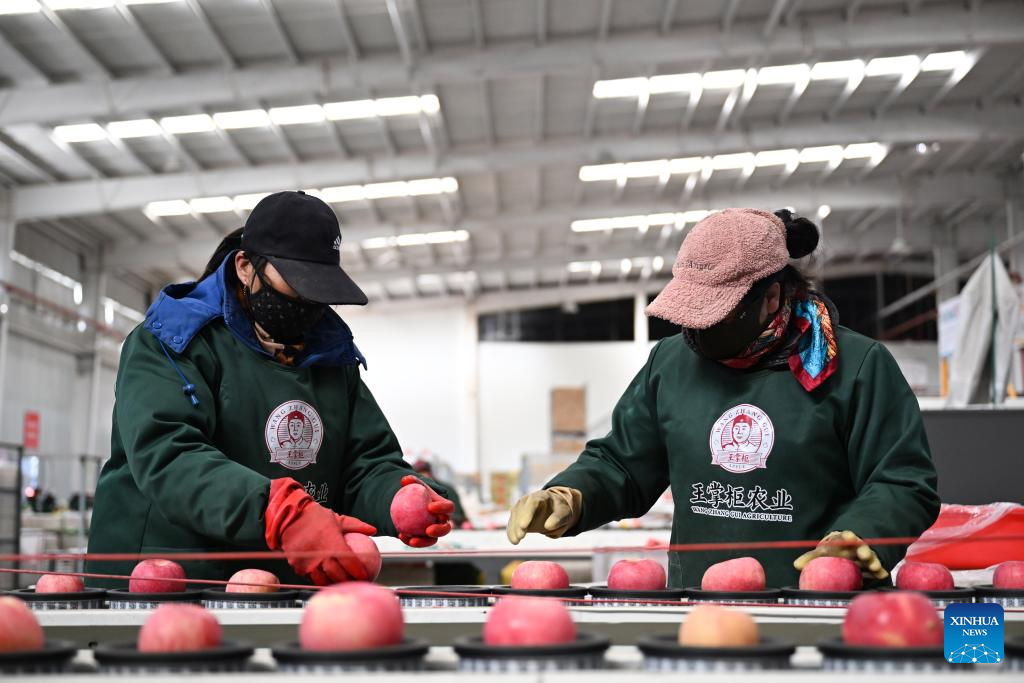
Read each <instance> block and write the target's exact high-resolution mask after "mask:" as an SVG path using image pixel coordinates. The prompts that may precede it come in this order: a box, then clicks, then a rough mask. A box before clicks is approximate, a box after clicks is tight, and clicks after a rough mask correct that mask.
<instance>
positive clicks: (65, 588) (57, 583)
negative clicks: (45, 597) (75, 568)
mask: <svg viewBox="0 0 1024 683" xmlns="http://www.w3.org/2000/svg"><path fill="white" fill-rule="evenodd" d="M84 590H85V582H84V581H82V577H80V576H67V575H66V574H44V575H43V576H40V577H39V580H38V581H36V593H81V592H82V591H84Z"/></svg>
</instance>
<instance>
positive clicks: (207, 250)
mask: <svg viewBox="0 0 1024 683" xmlns="http://www.w3.org/2000/svg"><path fill="white" fill-rule="evenodd" d="M780 196H783V195H780V193H779V191H778V190H775V189H772V188H748V189H743V190H742V191H736V190H723V191H715V192H702V193H700V194H697V195H694V198H693V199H692V202H691V206H693V207H697V206H698V205H700V206H701V207H704V208H720V207H726V206H767V207H775V206H777V205H779V204H781V203H783V202H785V203H786V204H789V205H792V206H795V207H796V208H797V209H798V211H799V212H800V213H803V214H806V215H813V213H814V211H815V210H816V209H817V208H818V207H819V206H821V205H822V204H828V205H829V206H831V207H832V210H833V211H854V210H859V209H863V208H865V207H874V208H876V209H877V210H885V209H896V208H899V207H901V206H902V205H903V203H904V202H906V203H908V204H911V205H913V206H922V207H923V206H942V207H953V206H957V205H959V204H960V203H961V202H964V201H971V200H977V201H978V202H980V203H981V204H987V205H998V206H1001V205H1002V204H1003V203H1004V202H1005V199H1006V188H1005V184H1004V182H1003V180H1002V178H1000V177H999V176H996V175H991V174H968V173H955V174H950V175H944V176H937V177H933V178H922V179H920V180H919V181H917V182H914V183H907V184H905V185H903V186H901V185H900V184H899V183H895V182H893V181H892V180H891V179H885V178H883V179H878V180H872V181H868V182H861V183H856V184H851V183H847V182H829V183H824V184H816V185H809V184H808V185H800V186H793V187H789V188H786V190H785V193H784V197H785V199H784V200H782V199H780ZM15 209H17V205H15ZM678 210H679V204H678V203H677V202H674V201H664V200H661V201H653V202H652V201H646V202H634V203H630V204H626V203H622V204H614V203H610V202H609V203H607V204H603V205H584V206H579V207H577V206H572V205H568V204H566V205H562V206H547V207H544V208H542V209H540V210H537V211H527V212H506V213H503V214H501V215H498V216H492V215H490V214H487V215H482V214H478V215H469V216H467V217H466V218H464V219H462V220H460V221H459V222H457V223H456V225H455V226H451V225H448V224H446V223H437V224H431V223H428V222H422V223H417V224H416V225H415V230H416V231H417V232H420V231H423V232H431V231H440V230H451V229H452V228H453V227H455V228H457V229H461V230H467V231H469V232H470V234H471V235H472V234H484V233H489V234H495V235H499V236H500V235H503V234H506V233H510V232H515V231H522V230H526V229H533V228H537V229H540V228H548V229H559V228H561V229H562V230H564V231H565V232H566V234H569V233H568V231H569V223H570V222H571V221H572V220H575V219H584V218H599V217H604V216H628V215H633V214H649V213H661V212H666V211H668V212H670V211H678ZM408 231H409V226H398V225H393V224H386V223H380V224H378V223H368V224H363V225H358V224H348V225H346V227H345V239H346V241H353V240H355V241H359V240H363V239H366V238H368V237H380V236H382V235H389V234H396V233H401V232H408ZM851 234H852V232H851ZM836 236H837V235H834V234H830V235H829V240H830V242H831V240H832V239H833V238H834V237H836ZM858 239H859V237H858ZM558 243H567V241H562V242H558ZM216 245H217V240H191V241H188V242H182V241H180V240H179V241H171V240H164V241H160V242H149V243H142V244H127V245H115V246H114V247H113V248H112V249H111V250H110V251H108V252H107V253H106V254H105V255H104V264H105V265H107V266H108V267H110V268H115V269H116V268H128V269H132V268H146V267H151V266H155V265H158V264H160V263H165V262H182V263H200V262H202V263H205V259H206V258H208V257H209V255H210V254H211V253H212V252H213V249H214V248H215V247H216ZM631 249H634V250H639V249H640V247H639V246H637V245H634V246H631ZM346 253H347V252H346ZM625 256H628V254H627V255H625ZM579 260H586V259H585V258H582V257H581V258H580V259H579ZM669 262H671V261H669Z"/></svg>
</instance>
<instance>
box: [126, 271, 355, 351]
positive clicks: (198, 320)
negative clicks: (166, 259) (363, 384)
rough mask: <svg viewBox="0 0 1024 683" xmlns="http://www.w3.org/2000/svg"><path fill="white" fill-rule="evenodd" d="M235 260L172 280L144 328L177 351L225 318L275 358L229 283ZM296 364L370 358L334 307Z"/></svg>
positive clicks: (255, 347) (251, 345)
mask: <svg viewBox="0 0 1024 683" xmlns="http://www.w3.org/2000/svg"><path fill="white" fill-rule="evenodd" d="M228 263H234V253H231V254H229V255H228V256H227V257H226V258H225V259H224V262H223V263H221V264H220V268H218V269H217V272H216V273H214V274H213V275H211V276H210V277H208V278H206V279H205V280H203V281H201V282H186V283H184V284H177V285H169V286H168V287H166V288H164V290H163V291H161V292H160V296H159V297H157V300H156V301H154V302H153V305H151V306H150V307H149V310H148V311H146V321H145V322H144V323H143V325H142V326H143V328H145V329H146V330H148V331H149V332H150V333H152V334H153V336H155V337H156V338H157V339H159V340H160V342H161V343H162V344H163V345H164V346H166V347H167V348H169V349H171V350H172V351H174V352H175V353H177V354H180V353H182V352H184V351H185V349H186V348H188V345H189V343H191V341H192V340H193V339H194V338H195V336H196V335H197V334H199V332H200V331H201V330H202V329H203V328H204V327H205V326H206V325H207V324H209V323H210V322H212V321H214V320H216V319H217V318H222V319H223V320H224V324H225V325H226V326H227V328H228V329H229V330H231V332H232V334H234V335H235V336H236V337H237V338H238V339H239V340H240V341H241V342H242V343H243V344H245V345H246V346H247V347H249V348H250V349H252V350H253V351H254V352H256V353H259V354H262V355H264V356H267V357H268V358H272V357H273V356H272V355H271V354H270V353H269V352H268V351H267V350H266V349H264V348H263V345H262V344H260V342H259V340H258V339H257V338H256V331H255V330H254V329H253V326H252V321H251V320H250V319H249V316H248V315H246V313H245V311H244V310H243V309H242V305H241V303H240V302H239V301H238V297H237V296H235V293H234V291H232V290H231V288H229V287H228V285H227V282H226V279H225V268H226V265H227V264H228ZM299 358H300V360H299V363H298V367H300V368H305V367H309V366H312V365H327V366H341V367H344V366H349V365H355V364H357V363H358V364H360V365H362V366H363V367H364V368H365V367H366V359H365V358H364V357H363V354H362V353H360V352H359V349H358V348H356V345H355V342H354V341H353V340H352V330H350V329H349V327H348V325H346V324H345V321H343V320H342V319H341V318H340V317H338V315H337V314H335V313H334V311H333V310H330V311H328V312H327V313H326V314H325V315H324V317H323V318H322V319H321V320H320V322H319V323H317V324H316V326H315V327H314V328H313V329H312V331H310V333H309V335H308V337H307V338H306V346H305V349H304V350H303V352H302V355H301V356H300V357H299Z"/></svg>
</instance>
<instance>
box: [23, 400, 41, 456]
mask: <svg viewBox="0 0 1024 683" xmlns="http://www.w3.org/2000/svg"><path fill="white" fill-rule="evenodd" d="M21 440H22V443H24V444H25V450H36V449H38V448H39V413H37V412H36V411H34V410H26V411H25V424H24V427H23V428H22V435H21Z"/></svg>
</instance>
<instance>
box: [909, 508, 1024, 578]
mask: <svg viewBox="0 0 1024 683" xmlns="http://www.w3.org/2000/svg"><path fill="white" fill-rule="evenodd" d="M1007 560H1024V508H1022V507H1021V506H1020V505H1018V504H1017V503H990V504H988V505H943V506H942V510H941V511H940V512H939V518H938V519H937V520H935V524H933V525H932V526H931V528H929V529H928V530H927V531H925V532H924V533H923V534H921V537H920V538H918V539H917V541H915V542H914V543H913V545H911V546H910V548H909V549H908V550H907V561H908V562H911V561H912V562H937V563H939V564H943V565H946V567H948V568H949V569H952V570H962V569H985V568H987V567H991V566H993V565H997V564H999V563H1000V562H1006V561H1007Z"/></svg>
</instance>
